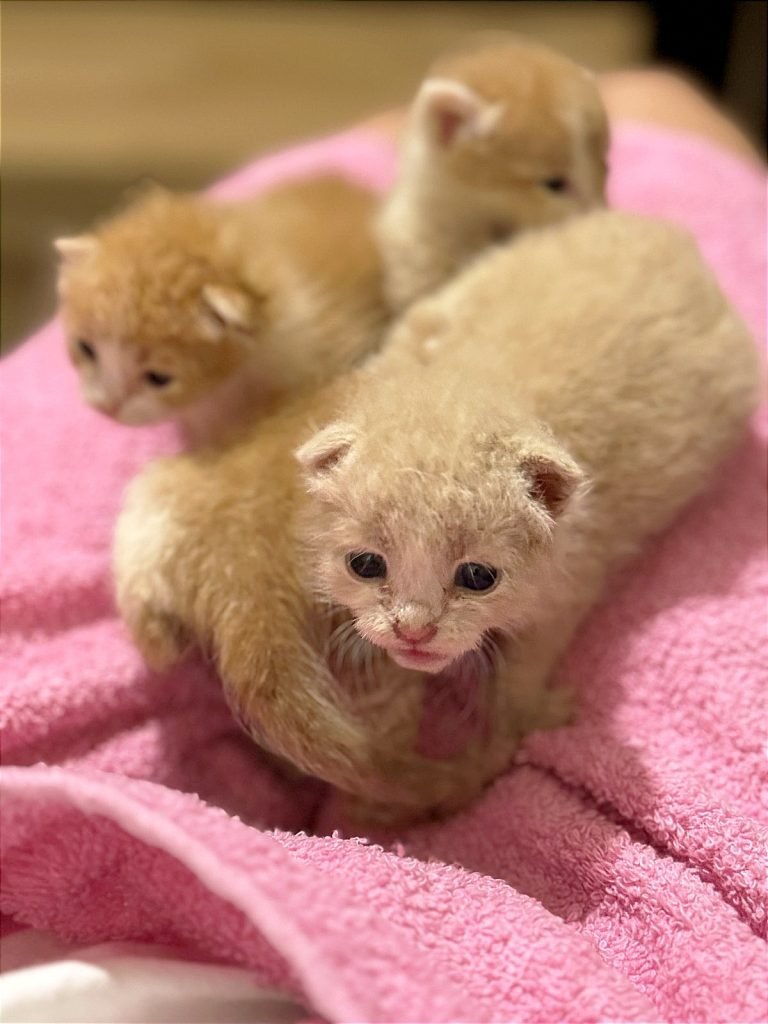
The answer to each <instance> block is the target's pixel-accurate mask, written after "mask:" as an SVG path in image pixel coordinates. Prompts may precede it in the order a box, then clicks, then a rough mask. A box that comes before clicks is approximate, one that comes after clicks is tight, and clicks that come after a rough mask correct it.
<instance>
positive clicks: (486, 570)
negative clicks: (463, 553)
mask: <svg viewBox="0 0 768 1024" xmlns="http://www.w3.org/2000/svg"><path fill="white" fill-rule="evenodd" d="M498 578H499V573H498V570H497V569H494V568H493V566H492V565H481V564H480V562H462V564H461V565H460V566H458V567H457V569H456V572H455V573H454V575H453V582H454V583H455V584H456V586H457V587H461V588H462V589H463V590H475V591H481V590H492V589H493V587H495V586H496V583H497V581H498Z"/></svg>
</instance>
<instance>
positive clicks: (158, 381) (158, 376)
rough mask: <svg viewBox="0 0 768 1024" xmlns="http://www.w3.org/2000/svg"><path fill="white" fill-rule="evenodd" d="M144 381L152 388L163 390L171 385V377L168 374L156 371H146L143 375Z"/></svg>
mask: <svg viewBox="0 0 768 1024" xmlns="http://www.w3.org/2000/svg"><path fill="white" fill-rule="evenodd" d="M144 380H145V381H146V382H147V384H150V385H151V386H152V387H153V388H164V387H167V386H168V385H169V384H170V383H171V381H172V380H173V377H172V376H171V375H170V374H169V373H158V372H157V370H147V372H146V373H145V374H144Z"/></svg>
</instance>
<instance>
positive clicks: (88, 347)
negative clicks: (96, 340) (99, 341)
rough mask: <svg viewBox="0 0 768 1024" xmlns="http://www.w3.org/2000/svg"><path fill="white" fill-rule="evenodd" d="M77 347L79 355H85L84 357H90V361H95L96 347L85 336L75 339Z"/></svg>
mask: <svg viewBox="0 0 768 1024" xmlns="http://www.w3.org/2000/svg"><path fill="white" fill-rule="evenodd" d="M77 348H78V351H79V352H80V355H81V356H85V358H86V359H90V361H91V362H92V363H95V362H96V349H95V348H94V347H93V345H92V344H91V343H90V341H86V340H85V338H78V339H77Z"/></svg>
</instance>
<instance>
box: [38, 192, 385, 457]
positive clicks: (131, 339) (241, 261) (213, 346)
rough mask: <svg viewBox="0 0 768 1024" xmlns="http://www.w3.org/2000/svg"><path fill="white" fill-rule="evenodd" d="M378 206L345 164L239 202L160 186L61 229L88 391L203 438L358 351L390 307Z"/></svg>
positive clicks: (65, 298) (123, 413) (111, 407)
mask: <svg viewBox="0 0 768 1024" xmlns="http://www.w3.org/2000/svg"><path fill="white" fill-rule="evenodd" d="M375 206H376V200H375V198H374V196H373V195H372V194H371V193H369V192H368V191H367V190H365V189H363V188H362V187H360V186H357V185H355V184H353V183H351V182H349V181H346V180H345V179H343V178H340V177H330V176H328V177H320V178H314V179H306V180H298V181H292V182H287V183H284V184H282V185H280V186H277V187H275V188H273V189H272V190H270V191H269V192H267V193H265V194H264V195H263V196H260V197H257V198H255V199H250V200H246V201H242V202H230V203H226V202H214V201H212V200H210V199H208V198H205V197H202V196H197V195H175V194H172V193H168V192H165V191H161V190H153V191H151V192H150V193H148V194H146V195H144V196H142V197H141V198H139V199H138V200H137V201H136V202H134V203H133V204H132V205H131V206H129V207H128V208H127V209H126V210H125V211H123V212H122V213H119V214H118V215H117V216H115V217H113V218H112V219H111V220H109V221H107V222H105V223H104V224H103V225H102V226H101V227H100V228H98V229H97V230H96V231H95V232H94V234H93V235H88V236H84V237H81V238H77V239H63V240H60V241H59V243H58V247H59V249H60V251H61V253H62V263H61V268H60V273H59V293H60V297H61V314H62V319H63V322H64V326H65V329H66V332H67V335H68V339H69V352H70V356H71V358H72V361H73V363H74V364H75V366H76V368H77V370H78V373H79V375H80V382H81V388H82V392H83V396H84V398H85V400H86V401H87V402H88V403H89V404H91V405H92V406H94V407H95V408H97V409H99V410H100V411H102V412H104V413H106V414H107V415H109V416H112V417H113V418H115V419H117V420H119V421H120V422H122V423H126V424H132V425H133V424H143V423H152V422H156V421H159V420H162V419H166V418H175V419H177V420H178V421H179V422H180V424H181V426H182V429H183V430H184V432H185V434H186V436H187V438H188V440H189V441H190V442H191V443H192V444H196V443H197V444H199V443H202V442H205V441H208V440H212V439H215V438H217V437H220V436H222V435H223V434H224V433H225V432H227V431H228V430H229V429H230V428H231V427H232V426H233V425H235V424H238V423H240V422H241V421H243V420H247V419H249V418H251V417H253V416H254V415H259V414H260V413H263V412H264V411H265V410H266V409H268V408H270V407H271V406H272V405H273V404H274V403H275V402H276V401H278V400H280V401H282V400H285V399H286V398H287V397H289V396H291V395H292V394H293V393H295V392H297V391H299V390H301V389H303V388H304V387H306V386H308V385H312V384H318V383H320V382H322V381H323V380H326V379H328V378H330V377H331V376H332V375H334V374H336V373H338V372H339V371H340V370H343V369H346V368H348V367H349V366H351V365H352V364H353V363H354V362H355V361H356V360H357V359H358V358H359V357H360V356H362V355H363V354H365V353H366V352H368V351H370V350H371V349H372V348H373V347H374V346H375V344H376V343H377V341H378V340H379V337H380V334H381V329H382V326H383V323H384V319H385V308H384V303H383V294H382V285H381V269H380V261H379V257H378V254H377V251H376V247H375V243H374V239H373V235H372V228H371V221H372V216H373V212H374V209H375Z"/></svg>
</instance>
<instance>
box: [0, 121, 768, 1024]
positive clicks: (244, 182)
mask: <svg viewBox="0 0 768 1024" xmlns="http://www.w3.org/2000/svg"><path fill="white" fill-rule="evenodd" d="M611 166H612V199H613V202H614V203H615V205H618V206H622V207H625V208H631V209H635V210H639V211H642V212H647V213H650V214H657V215H661V216H666V217H669V218H670V219H673V220H676V221H679V222H681V223H683V224H685V225H687V226H688V227H689V228H690V229H691V230H692V231H693V232H694V233H695V234H696V236H697V237H698V239H699V241H700V244H701V246H702V249H703V251H704V253H705V255H706V257H707V258H708V259H709V261H710V262H711V264H712V265H713V267H714V268H715V270H716V272H717V273H718V275H719V277H720V280H721V281H722V283H723V286H724V287H725V289H726V290H727V291H728V293H729V294H730V296H731V297H732V299H733V301H734V302H735V303H736V304H737V306H738V307H739V309H740V310H741V311H742V313H743V315H744V316H745V318H746V319H747V321H748V322H749V323H750V325H751V326H752V327H753V328H754V330H755V332H756V334H757V335H758V336H759V337H761V338H762V331H763V328H764V322H765V262H764V260H765V198H764V177H763V174H762V173H761V172H760V171H757V170H755V169H754V168H751V167H748V166H746V165H745V164H743V163H742V162H740V161H739V160H736V159H735V158H733V157H730V156H729V155H727V154H725V153H722V152H719V151H717V150H715V149H713V148H712V147H710V146H708V145H707V144H705V143H703V142H701V141H698V140H696V139H694V138H686V137H681V136H675V135H670V134H666V133H663V132H660V131H651V130H650V129H647V128H642V127H640V126H631V125H625V126H619V128H618V129H617V130H616V133H615V141H614V146H613V153H612V160H611ZM315 168H337V169H340V170H343V171H345V172H347V173H349V174H351V175H353V176H354V177H356V178H358V179H359V180H362V181H364V182H368V183H370V184H372V185H374V186H377V187H379V186H383V185H385V184H386V182H387V181H388V180H389V179H390V177H391V174H392V169H393V154H392V152H391V150H390V149H389V147H388V146H386V145H385V144H384V143H382V142H380V141H378V140H376V139H375V138H372V137H366V136H363V135H360V134H350V135H345V136H340V137H337V138H335V139H331V140H327V141H325V142H321V143H317V144H313V145H310V146H306V147H303V148H302V149H300V150H297V151H293V152H291V153H288V154H284V155H281V156H278V157H273V158H270V159H267V160H265V161H262V162H260V163H259V164H257V165H256V166H255V167H253V168H249V169H247V170H246V171H244V172H242V173H241V174H239V175H237V176H235V178H233V179H230V181H229V182H227V183H225V184H224V185H222V186H220V187H219V189H218V191H219V193H220V194H227V193H229V194H240V193H242V192H247V191H249V190H251V189H253V188H256V187H262V186H264V185H266V184H268V183H269V182H271V181H273V180H276V179H278V178H281V177H283V176H285V175H287V174H294V173H305V172H308V171H311V170H313V169H315ZM0 376H1V379H2V402H3V423H2V427H3V433H4V458H5V471H4V478H5V479H4V482H5V494H4V501H3V521H4V528H5V533H4V540H5V545H4V556H3V561H4V572H5V579H4V584H3V598H4V608H3V633H4V637H3V641H4V647H5V659H4V666H3V669H2V674H1V675H0V686H1V687H2V690H1V691H0V692H1V693H2V709H1V711H0V716H1V717H0V727H1V731H0V736H1V738H2V744H3V758H4V761H5V763H6V765H11V766H12V767H6V768H4V769H3V770H2V787H3V803H2V814H3V820H2V830H1V831H0V844H1V845H0V852H1V853H2V858H3V882H2V902H1V904H0V906H1V907H2V911H3V913H4V914H5V915H12V916H13V918H15V919H16V921H17V922H22V923H23V924H25V925H32V926H34V927H38V928H46V929H50V930H52V931H54V932H55V933H57V934H60V935H62V936H63V937H65V938H68V939H72V940H74V941H78V942H82V943H96V942H101V941H104V940H110V939H112V940H127V941H141V942H147V941H148V942H155V943H162V944H164V945H166V946H168V945H170V946H172V947H175V948H179V949H180V950H182V951H183V952H184V954H185V955H191V956H198V957H204V958H207V959H210V960H213V961H216V962H221V963H225V964H233V965H244V966H247V967H250V968H251V969H252V970H253V971H254V972H255V973H256V974H257V976H258V977H259V978H260V979H261V980H263V982H264V983H266V984H269V985H273V986H276V987H279V988H281V989H283V990H284V991H288V992H291V993H295V994H296V995H297V997H298V998H299V999H300V1001H301V1002H302V1003H303V1004H304V1005H308V1006H311V1007H313V1009H314V1011H315V1012H316V1013H318V1014H320V1015H323V1016H324V1017H326V1018H327V1019H329V1020H334V1021H406V1020H408V1021H456V1020H472V1021H503V1020H519V1021H556V1020H569V1021H594V1020H604V1019H611V1020H615V1021H641V1020H642V1021H652V1020H679V1021H694V1020H695V1021H701V1020H709V1021H713V1020H729V1021H736V1020H744V1021H759V1020H765V1019H766V1018H767V1017H768V947H767V946H766V942H765V936H766V930H767V929H768V922H767V920H766V907H767V904H768V882H767V878H766V875H767V872H768V828H767V826H768V778H767V772H766V768H767V762H768V747H766V723H768V706H767V703H766V689H767V687H766V671H765V649H766V645H765V639H766V609H767V608H768V603H767V602H768V593H767V591H768V570H767V567H766V550H765V549H766V537H765V523H766V501H765V486H764V472H765V441H766V433H767V432H768V431H766V421H765V418H764V417H763V418H761V419H760V421H759V422H758V423H757V424H756V426H755V430H754V432H753V435H752V436H751V437H750V439H749V440H748V441H747V442H746V443H745V444H744V446H743V448H742V450H741V451H740V452H739V453H738V454H737V455H736V456H735V457H734V458H733V459H732V460H731V461H730V462H729V464H728V465H727V466H725V467H724V468H723V471H722V472H721V473H720V474H719V476H718V479H717V481H716V482H715V484H714V486H713V487H712V489H711V491H710V492H709V493H708V494H707V495H706V496H704V497H702V498H701V499H700V500H699V501H697V502H696V503H695V505H694V506H693V507H692V508H691V509H690V510H689V511H688V512H687V513H686V515H685V516H684V517H683V518H682V519H681V520H680V522H679V523H678V524H677V525H676V526H675V527H674V529H672V530H671V531H669V532H668V533H667V534H666V535H665V536H664V537H663V538H661V539H660V540H659V541H658V542H657V543H655V544H654V545H652V546H651V547H650V548H649V550H648V552H647V554H646V555H645V556H644V557H643V559H642V561H641V562H640V564H638V565H636V566H634V567H633V568H632V569H631V570H629V571H627V572H626V573H625V574H624V576H623V578H622V579H621V580H620V581H617V585H616V587H615V588H614V591H613V593H612V594H611V596H610V597H609V598H608V599H607V600H606V602H605V604H604V607H603V608H602V609H601V610H599V611H598V612H596V613H595V614H594V615H593V616H592V617H591V619H590V621H589V623H588V624H587V626H586V628H585V629H584V630H583V631H582V634H581V635H580V637H579V639H578V641H577V643H576V645H575V646H574V649H573V651H572V652H571V654H570V655H569V658H568V659H567V663H566V665H565V666H564V668H563V675H564V677H566V678H568V679H569V680H572V681H574V682H575V683H576V685H577V687H578V692H579V701H580V704H579V707H580V711H579V717H578V721H577V722H576V723H575V724H574V725H573V726H570V727H568V728H565V729H561V730H558V731H557V732H555V733H550V734H539V735H537V736H534V737H531V738H530V740H529V741H528V742H527V744H526V747H525V753H524V757H523V759H522V760H523V761H524V762H527V763H523V764H521V765H520V766H518V767H517V768H515V769H514V770H513V771H511V772H509V773H508V774H507V775H506V776H505V777H504V778H502V779H500V780H499V781H498V782H497V783H496V784H495V785H494V786H493V787H492V788H491V789H490V790H489V792H488V793H487V794H486V796H485V797H484V798H483V799H482V800H480V801H479V802H478V803H477V804H476V805H475V806H474V807H472V808H471V809H469V810H468V811H466V812H465V813H463V814H461V815H459V816H457V817H455V818H454V819H452V820H451V821H448V822H445V823H441V824H434V825H429V826H422V827H419V828H416V829H412V830H410V831H408V832H405V833H403V834H401V835H399V836H398V837H393V836H391V835H388V836H383V835H382V836H380V837H378V838H379V839H380V840H381V841H382V843H383V845H382V846H374V845H370V844H368V843H366V842H363V841H359V840H355V839H344V838H341V836H340V835H338V834H336V835H330V833H331V831H332V829H333V827H334V825H338V824H342V825H343V823H341V822H340V819H339V818H338V815H337V813H336V810H335V803H334V800H333V799H332V798H331V799H330V800H329V799H328V798H327V795H326V794H325V791H324V789H323V787H322V786H320V785H318V784H315V783H298V782H295V781H286V780H285V779H283V778H281V777H280V776H279V775H277V774H276V773H275V772H274V771H273V769H272V768H271V767H270V765H269V762H268V760H267V759H266V758H265V757H264V756H262V755H261V754H260V753H259V752H258V751H257V750H255V749H254V748H253V747H252V746H251V745H250V744H249V743H248V741H247V740H245V739H244V738H243V737H241V736H240V735H239V733H238V730H237V728H236V726H234V724H233V723H232V722H231V721H230V718H229V716H228V714H227V712H226V710H225V708H224V705H223V702H222V700H221V697H220V695H219V691H218V687H217V683H216V680H215V678H214V676H213V674H212V672H211V670H210V669H209V668H208V667H206V666H204V665H203V664H202V663H201V662H198V661H193V662H191V663H190V664H188V665H185V666H184V667H182V668H179V669H177V670H175V671H173V672H171V673H168V674H166V675H162V676H161V675H154V674H152V673H150V672H149V671H148V670H146V669H145V668H144V667H143V665H142V662H141V659H140V658H139V656H138V655H137V654H136V653H135V651H134V650H133V649H132V647H131V645H130V643H129V642H128V640H127V638H126V637H125V635H124V633H123V630H122V628H121V626H120V624H119V622H118V621H117V619H116V617H115V614H114V610H113V606H112V601H111V598H110V585H109V572H108V546H109V538H110V532H111V528H112V524H113V521H114V517H115V515H116V512H117V508H118V505H119V499H120V492H121V489H122V487H123V485H124V484H125V482H126V481H127V480H128V478H129V477H130V476H131V475H132V473H133V472H134V471H135V470H136V469H137V468H138V467H139V466H140V465H141V464H142V463H143V462H144V461H145V460H146V459H147V458H148V457H150V456H152V455H154V454H158V453H160V452H167V451H169V450H171V449H172V447H173V445H174V440H173V435H172V432H171V431H168V430H163V429H154V430H146V431H139V430H134V429H126V428H121V427H119V426H117V425H111V424H110V423H109V422H107V421H106V420H103V419H100V418H98V417H97V416H96V414H95V413H92V412H90V411H89V410H88V409H86V408H84V407H83V406H82V405H81V403H80V401H79V399H78V397H77V395H76V389H75V380H74V374H73V373H72V371H71V370H70V368H69V367H68V366H67V363H66V358H65V355H64V351H63V344H62V339H61V336H60V333H59V330H58V328H57V327H56V326H54V325H52V326H50V327H48V328H46V329H45V330H44V331H43V332H41V334H40V335H39V336H38V337H37V338H35V339H34V340H33V341H31V342H29V343H28V344H27V345H25V346H24V347H23V348H22V350H21V351H19V352H18V353H17V354H15V355H14V356H12V357H11V358H10V359H9V360H7V362H6V363H5V364H4V366H3V367H2V374H1V375H0ZM268 613H269V610H268V609H265V610H264V614H268ZM36 762H45V764H44V765H39V764H36ZM13 766H15V767H13ZM195 794H197V795H195ZM200 798H202V799H200ZM204 801H205V802H204ZM267 829H274V830H275V831H266V830H267ZM300 829H312V831H314V832H315V833H316V834H315V835H314V836H308V835H306V834H304V832H302V831H299V830H300ZM346 834H349V833H348V832H346ZM4 925H5V927H8V928H12V927H13V923H12V922H11V921H10V920H9V918H8V917H6V918H4Z"/></svg>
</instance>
